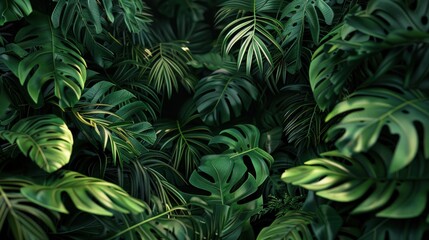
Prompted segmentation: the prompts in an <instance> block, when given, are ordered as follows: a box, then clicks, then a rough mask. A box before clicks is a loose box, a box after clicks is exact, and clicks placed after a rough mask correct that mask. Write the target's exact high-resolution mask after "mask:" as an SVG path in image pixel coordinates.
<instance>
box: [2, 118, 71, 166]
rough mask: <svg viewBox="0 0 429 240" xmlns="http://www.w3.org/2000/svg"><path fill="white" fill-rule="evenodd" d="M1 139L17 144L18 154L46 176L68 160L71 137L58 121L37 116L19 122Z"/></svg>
mask: <svg viewBox="0 0 429 240" xmlns="http://www.w3.org/2000/svg"><path fill="white" fill-rule="evenodd" d="M0 137H2V138H3V139H6V140H7V141H9V142H10V143H11V144H17V145H18V147H19V149H20V150H21V152H22V153H23V154H24V155H25V156H28V157H30V158H31V160H33V161H34V162H35V163H36V164H37V165H38V166H39V167H40V168H42V169H43V170H45V171H46V172H54V171H56V170H57V169H59V168H61V167H62V166H64V165H65V164H67V163H68V162H69V160H70V156H71V152H72V147H73V135H72V133H71V131H70V130H69V129H68V127H67V125H66V124H65V123H64V121H63V120H62V119H61V118H58V117H57V116H55V115H51V114H49V115H40V116H33V117H29V118H24V119H21V120H20V121H18V122H17V123H16V124H15V125H13V127H12V128H11V129H10V130H4V131H1V132H0Z"/></svg>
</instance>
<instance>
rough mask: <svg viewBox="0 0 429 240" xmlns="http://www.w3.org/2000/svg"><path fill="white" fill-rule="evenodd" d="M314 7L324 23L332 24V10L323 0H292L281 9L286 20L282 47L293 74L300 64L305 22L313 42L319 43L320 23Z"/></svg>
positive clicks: (289, 69)
mask: <svg viewBox="0 0 429 240" xmlns="http://www.w3.org/2000/svg"><path fill="white" fill-rule="evenodd" d="M316 7H317V8H318V9H319V10H320V13H322V15H323V17H324V20H325V22H326V24H328V25H330V24H332V20H333V18H334V11H333V10H332V9H331V7H330V6H329V5H328V4H327V3H326V2H325V0H314V1H309V0H294V1H292V2H291V3H289V4H288V5H286V7H285V8H284V9H283V11H282V18H285V17H287V18H288V20H287V22H286V24H285V26H284V28H283V29H284V30H283V33H282V36H283V37H284V40H283V42H282V47H283V48H286V49H287V50H286V52H285V54H286V55H285V60H286V62H287V63H288V68H287V70H288V71H289V72H290V73H292V74H294V73H296V72H297V71H298V70H299V69H300V68H301V66H302V63H301V52H302V48H303V41H304V33H305V29H306V27H307V26H306V25H305V23H307V24H308V28H310V33H311V37H312V39H313V42H314V43H315V44H319V35H320V23H319V16H318V14H317V11H316Z"/></svg>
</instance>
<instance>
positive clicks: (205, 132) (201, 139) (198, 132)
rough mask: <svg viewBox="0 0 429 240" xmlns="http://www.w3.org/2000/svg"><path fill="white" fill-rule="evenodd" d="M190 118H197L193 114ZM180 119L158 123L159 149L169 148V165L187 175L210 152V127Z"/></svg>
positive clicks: (165, 149)
mask: <svg viewBox="0 0 429 240" xmlns="http://www.w3.org/2000/svg"><path fill="white" fill-rule="evenodd" d="M191 118H193V119H195V118H198V115H193V116H192V117H191ZM181 120H185V122H182V121H168V122H164V123H162V122H161V123H160V124H159V125H158V127H157V129H159V130H158V131H159V133H158V139H159V141H160V142H161V143H162V145H161V150H164V151H167V149H171V150H170V151H171V154H172V159H171V165H172V166H173V167H174V168H175V169H178V170H179V171H181V172H182V173H183V175H184V176H185V177H188V176H189V175H190V174H191V172H192V171H193V170H194V169H195V168H196V166H198V165H199V163H200V159H201V157H202V156H204V155H206V154H210V153H212V150H211V149H210V148H209V146H208V143H209V141H210V139H212V137H213V136H212V134H211V131H210V129H209V128H208V127H207V126H204V125H201V124H200V125H192V124H188V123H187V122H186V121H187V120H189V119H183V118H182V119H181Z"/></svg>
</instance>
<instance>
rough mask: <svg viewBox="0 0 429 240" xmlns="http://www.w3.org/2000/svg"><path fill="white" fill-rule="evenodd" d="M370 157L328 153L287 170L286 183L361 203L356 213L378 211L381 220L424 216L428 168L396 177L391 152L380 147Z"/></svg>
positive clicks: (414, 167)
mask: <svg viewBox="0 0 429 240" xmlns="http://www.w3.org/2000/svg"><path fill="white" fill-rule="evenodd" d="M370 156H371V159H370V158H369V157H367V156H364V155H357V156H355V158H353V159H352V158H347V157H346V156H344V155H342V154H341V153H339V152H328V153H324V154H323V157H322V158H316V159H311V160H309V161H307V162H305V165H304V166H299V167H295V168H291V169H287V170H286V171H285V172H284V173H283V175H282V179H283V180H284V181H286V182H288V183H292V184H295V185H299V186H301V187H304V188H306V189H308V190H312V191H315V192H316V194H317V195H319V196H321V197H323V198H327V199H330V200H333V201H338V202H352V201H355V200H359V202H360V203H359V205H358V206H357V207H355V208H354V210H353V213H362V212H370V211H375V212H377V214H376V215H377V216H378V217H386V218H414V217H417V216H420V215H421V214H422V213H423V210H424V209H425V207H426V203H427V201H426V200H427V193H428V192H429V187H428V181H427V179H425V175H424V172H425V171H426V169H427V167H425V166H426V165H422V163H421V162H416V163H415V164H413V165H411V166H410V167H409V168H406V169H404V170H403V171H401V172H399V173H397V174H395V175H393V174H389V173H388V171H387V167H386V163H388V162H389V160H390V158H391V157H392V154H391V152H389V150H388V149H386V148H381V147H380V146H379V147H378V148H377V152H371V155H370ZM415 179H419V180H418V181H415ZM396 194H397V195H396Z"/></svg>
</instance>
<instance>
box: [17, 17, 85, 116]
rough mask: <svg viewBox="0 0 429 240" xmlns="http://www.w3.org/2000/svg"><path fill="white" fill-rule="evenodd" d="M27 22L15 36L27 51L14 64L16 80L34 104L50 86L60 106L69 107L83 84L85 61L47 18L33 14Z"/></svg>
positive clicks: (76, 98) (80, 91) (72, 44)
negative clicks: (25, 89) (26, 53)
mask: <svg viewBox="0 0 429 240" xmlns="http://www.w3.org/2000/svg"><path fill="white" fill-rule="evenodd" d="M28 21H29V23H30V25H29V26H26V27H24V28H22V29H21V30H20V31H19V32H18V33H17V34H16V37H15V41H16V42H17V44H18V46H20V47H21V48H23V49H29V50H30V53H29V54H28V55H26V56H25V57H24V58H23V59H22V60H21V61H20V63H19V65H18V78H19V81H20V82H21V84H22V85H23V86H25V87H26V88H27V91H28V93H29V95H30V97H31V98H32V99H33V101H34V102H36V103H38V102H39V100H40V97H41V93H42V91H45V90H46V88H47V86H46V84H47V83H53V85H54V93H55V96H57V97H58V99H59V105H60V107H62V108H66V107H72V106H73V105H74V104H75V103H76V102H77V101H78V100H79V98H80V96H81V93H82V89H83V87H84V84H85V81H86V63H85V60H84V59H83V58H82V57H81V55H80V52H79V50H78V48H77V47H76V46H75V44H74V43H72V42H70V41H68V40H66V39H65V38H64V37H63V36H62V34H61V32H59V31H58V30H56V29H54V28H53V26H52V24H51V21H50V19H49V18H48V17H47V16H44V15H41V14H34V15H32V17H30V18H29V19H28ZM31 49H36V50H34V51H32V50H31Z"/></svg>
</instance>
